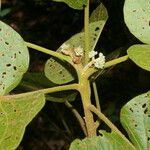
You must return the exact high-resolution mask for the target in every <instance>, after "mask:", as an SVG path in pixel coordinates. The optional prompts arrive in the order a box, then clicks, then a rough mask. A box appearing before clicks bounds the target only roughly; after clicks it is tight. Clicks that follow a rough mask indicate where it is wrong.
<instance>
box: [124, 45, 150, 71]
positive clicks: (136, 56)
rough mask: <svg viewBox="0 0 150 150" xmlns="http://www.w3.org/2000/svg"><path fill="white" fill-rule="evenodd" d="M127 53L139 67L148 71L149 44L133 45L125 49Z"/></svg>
mask: <svg viewBox="0 0 150 150" xmlns="http://www.w3.org/2000/svg"><path fill="white" fill-rule="evenodd" d="M127 53H128V55H129V58H130V59H131V60H132V61H133V62H134V63H136V64H137V65H138V66H139V67H141V68H143V69H145V70H147V71H150V45H133V46H131V47H130V48H129V49H128V50H127Z"/></svg>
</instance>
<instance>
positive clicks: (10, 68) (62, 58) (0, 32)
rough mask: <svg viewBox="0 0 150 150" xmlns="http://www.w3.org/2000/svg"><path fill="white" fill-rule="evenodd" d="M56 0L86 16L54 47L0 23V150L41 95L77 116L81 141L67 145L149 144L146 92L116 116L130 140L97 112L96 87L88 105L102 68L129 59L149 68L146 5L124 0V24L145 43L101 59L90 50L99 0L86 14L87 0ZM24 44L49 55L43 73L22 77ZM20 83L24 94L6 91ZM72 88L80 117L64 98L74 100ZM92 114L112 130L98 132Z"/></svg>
mask: <svg viewBox="0 0 150 150" xmlns="http://www.w3.org/2000/svg"><path fill="white" fill-rule="evenodd" d="M55 1H57V2H65V3H66V4H68V5H69V6H70V7H72V8H74V9H84V16H85V17H84V22H85V26H84V31H81V32H80V33H77V34H75V35H74V36H73V37H71V38H70V39H68V40H67V41H66V42H65V43H63V44H62V45H61V46H60V48H59V49H58V50H57V51H56V52H54V51H52V50H48V49H46V48H43V47H40V46H37V45H35V44H32V43H28V42H25V41H24V40H23V39H22V38H21V37H20V35H19V34H18V33H17V32H16V31H14V30H13V29H12V28H11V27H9V26H8V25H6V24H5V23H3V22H0V95H1V97H0V124H1V126H0V149H6V150H14V149H16V148H17V146H18V145H19V143H20V141H21V140H22V136H23V134H24V131H25V128H26V126H27V125H28V124H29V123H30V122H31V120H32V119H33V118H34V117H35V116H36V114H37V113H38V112H39V111H40V110H41V109H42V107H43V106H44V104H45V96H46V99H47V100H49V101H54V102H61V103H65V104H66V106H67V107H69V108H70V109H71V110H72V112H73V113H74V114H75V116H76V117H77V120H78V122H79V123H80V125H81V128H82V129H83V131H84V134H85V135H86V138H85V139H83V140H78V139H77V140H75V141H73V143H72V144H71V146H70V150H76V149H85V150H86V149H104V150H105V149H114V150H119V149H132V150H135V149H149V148H150V132H149V131H150V129H149V124H150V111H149V110H150V93H149V92H147V93H145V94H142V95H139V96H137V97H135V98H133V99H132V100H131V101H129V102H128V103H127V104H126V105H125V106H124V107H123V108H122V109H121V116H120V120H121V123H122V125H123V127H124V129H125V130H126V131H127V133H128V135H129V138H130V140H131V141H132V143H131V142H130V141H129V140H128V139H127V138H126V137H125V136H124V134H123V133H121V132H120V131H119V129H118V128H117V127H116V126H115V125H114V124H113V123H112V122H111V121H110V120H109V119H108V118H107V117H106V116H105V115H104V114H103V113H102V112H101V111H100V104H99V99H98V94H97V89H96V88H94V94H95V101H96V102H95V103H96V106H94V105H92V103H93V102H92V101H91V92H92V89H91V83H92V82H94V79H96V78H97V77H98V76H100V75H101V74H102V73H101V71H104V69H107V68H109V67H112V66H113V65H116V64H119V63H121V62H124V61H126V60H128V59H131V60H132V61H133V62H135V63H136V64H137V65H138V66H139V67H141V68H143V69H145V70H147V71H150V67H149V66H150V61H149V56H150V46H149V45H148V44H150V42H149V41H150V40H149V39H150V36H149V35H150V28H149V26H150V25H149V20H150V18H149V14H150V13H149V10H150V9H149V8H150V4H149V3H148V2H147V1H145V0H140V1H138V2H137V1H135V0H134V1H132V3H131V1H130V0H126V1H125V5H124V17H125V22H126V25H127V26H128V28H129V30H130V31H131V33H132V34H134V35H135V36H136V37H137V38H138V39H139V40H141V41H142V42H144V43H145V44H143V45H142V44H138V45H133V46H131V47H129V49H128V50H127V55H126V56H123V57H119V58H116V59H113V60H110V61H107V62H105V56H104V55H103V54H102V53H99V56H97V54H98V52H96V51H95V47H96V44H97V42H98V39H99V37H100V35H101V32H102V30H103V28H104V25H105V23H106V21H107V18H108V14H107V10H106V8H105V7H104V5H103V4H102V3H101V4H100V5H99V6H98V7H97V8H96V9H95V10H94V11H93V13H92V14H91V17H89V1H88V0H84V1H81V0H79V1H75V0H55ZM141 4H142V5H141ZM133 16H134V19H133ZM131 17H132V19H131ZM138 23H139V24H138ZM27 47H30V48H32V49H36V50H38V51H41V52H44V53H46V54H49V55H51V58H50V59H49V60H48V61H47V62H46V64H45V70H44V73H45V74H43V73H42V74H37V73H36V74H33V73H31V74H26V75H25V76H24V78H23V80H22V82H21V79H22V77H23V75H24V73H25V72H27V69H28V66H29V54H28V50H27ZM89 52H90V53H89ZM91 55H92V56H91ZM117 56H118V54H117ZM99 65H100V67H99ZM95 74H96V75H97V76H96V77H95ZM44 75H45V76H46V77H47V78H45V76H44ZM91 78H92V80H90V79H91ZM91 81H92V82H91ZM20 82H21V84H20V85H19V91H20V92H26V93H22V94H14V95H6V94H8V93H9V92H11V91H12V90H13V89H14V88H15V87H16V86H17V85H18V84H19V83H20ZM74 90H76V92H74ZM31 91H34V92H31ZM77 92H78V93H79V94H80V96H81V101H82V105H83V110H84V117H81V115H80V114H79V112H78V111H77V110H75V109H74V108H73V106H72V105H71V104H70V103H69V101H74V100H75V98H76V95H77ZM60 95H61V96H60ZM93 113H94V114H95V115H96V116H97V119H98V120H102V121H103V122H104V123H105V124H107V125H108V127H109V128H110V129H111V132H110V133H109V132H106V131H104V130H101V129H100V130H99V133H97V129H98V127H99V123H97V122H95V119H94V118H96V117H93ZM83 118H84V119H83Z"/></svg>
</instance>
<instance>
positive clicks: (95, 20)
mask: <svg viewBox="0 0 150 150" xmlns="http://www.w3.org/2000/svg"><path fill="white" fill-rule="evenodd" d="M101 12H102V14H100V13H101ZM107 18H108V14H107V10H106V8H105V7H104V5H103V4H100V5H99V6H98V8H97V9H96V10H95V11H94V12H93V13H92V15H91V20H90V22H91V23H90V27H89V28H90V49H91V51H92V50H94V48H95V46H96V44H97V41H98V39H99V36H100V34H101V32H102V29H103V27H104V25H105V23H106V21H107ZM65 44H69V45H70V49H69V50H68V51H70V50H72V49H74V48H75V47H78V46H81V47H82V48H84V32H80V33H77V34H75V35H74V36H72V37H71V38H70V39H69V40H67V41H66V42H65ZM57 51H58V52H59V51H60V48H59V49H58V50H57ZM70 68H71V66H69V67H68V68H67V65H66V64H65V63H64V62H62V61H58V60H57V59H54V58H50V59H49V60H48V61H47V63H46V65H45V75H46V77H47V78H48V79H49V80H50V81H52V82H54V83H56V84H65V83H68V82H71V81H73V80H75V79H76V76H74V75H76V73H75V71H74V72H73V69H70ZM67 69H68V70H67ZM60 72H61V74H60Z"/></svg>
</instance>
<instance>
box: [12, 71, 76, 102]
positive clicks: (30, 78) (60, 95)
mask: <svg viewBox="0 0 150 150" xmlns="http://www.w3.org/2000/svg"><path fill="white" fill-rule="evenodd" d="M54 86H56V85H55V84H53V83H51V82H50V81H49V80H48V79H47V78H46V77H45V75H44V73H27V74H25V75H24V77H23V79H22V81H21V83H20V84H19V85H18V86H17V88H16V89H15V92H29V91H33V90H34V91H35V90H39V89H44V88H50V87H54ZM76 96H77V92H76V91H62V92H55V93H50V94H47V95H46V100H48V101H52V102H58V103H64V102H65V101H74V100H75V98H76Z"/></svg>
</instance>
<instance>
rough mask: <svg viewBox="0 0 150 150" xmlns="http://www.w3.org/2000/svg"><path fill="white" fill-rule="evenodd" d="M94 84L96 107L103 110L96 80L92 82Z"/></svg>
mask: <svg viewBox="0 0 150 150" xmlns="http://www.w3.org/2000/svg"><path fill="white" fill-rule="evenodd" d="M92 85H93V91H94V96H95V101H96V107H97V109H98V110H99V111H101V107H100V101H99V97H98V92H97V87H96V83H95V81H94V82H92Z"/></svg>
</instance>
